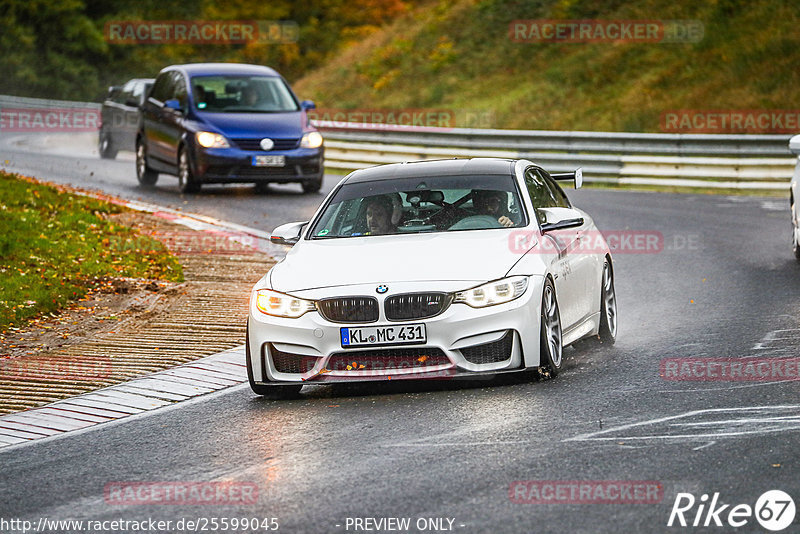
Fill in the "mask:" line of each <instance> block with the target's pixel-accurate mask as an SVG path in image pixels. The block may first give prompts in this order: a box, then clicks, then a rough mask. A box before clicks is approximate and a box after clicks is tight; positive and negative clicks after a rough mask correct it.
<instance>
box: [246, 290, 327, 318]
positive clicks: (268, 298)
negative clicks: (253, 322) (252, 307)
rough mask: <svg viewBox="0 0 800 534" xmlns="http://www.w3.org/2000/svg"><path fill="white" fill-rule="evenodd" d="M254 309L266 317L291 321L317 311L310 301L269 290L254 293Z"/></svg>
mask: <svg viewBox="0 0 800 534" xmlns="http://www.w3.org/2000/svg"><path fill="white" fill-rule="evenodd" d="M256 308H258V311H260V312H262V313H266V314H267V315H274V316H276V317H289V318H292V319H296V318H297V317H300V316H302V315H303V314H305V313H307V312H310V311H314V310H316V309H317V308H316V305H315V304H314V301H312V300H305V299H300V298H297V297H293V296H291V295H286V294H285V293H278V292H277V291H272V290H271V289H259V290H258V291H256Z"/></svg>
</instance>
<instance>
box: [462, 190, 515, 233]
mask: <svg viewBox="0 0 800 534" xmlns="http://www.w3.org/2000/svg"><path fill="white" fill-rule="evenodd" d="M472 203H473V204H474V205H475V209H476V210H477V212H478V213H479V214H480V215H488V216H490V217H494V218H495V219H497V222H498V223H500V224H501V225H503V226H505V227H510V226H514V221H512V220H511V218H510V217H509V215H510V213H509V212H508V193H506V192H505V191H473V193H472Z"/></svg>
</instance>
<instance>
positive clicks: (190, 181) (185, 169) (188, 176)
mask: <svg viewBox="0 0 800 534" xmlns="http://www.w3.org/2000/svg"><path fill="white" fill-rule="evenodd" d="M178 189H180V191H181V193H197V192H198V191H200V183H199V182H198V181H196V180H195V178H194V174H192V166H191V165H189V156H188V155H187V154H186V149H185V148H181V152H180V154H179V155H178Z"/></svg>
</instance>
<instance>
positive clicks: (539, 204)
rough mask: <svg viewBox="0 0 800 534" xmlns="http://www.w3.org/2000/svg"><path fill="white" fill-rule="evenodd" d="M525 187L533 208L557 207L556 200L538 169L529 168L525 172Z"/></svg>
mask: <svg viewBox="0 0 800 534" xmlns="http://www.w3.org/2000/svg"><path fill="white" fill-rule="evenodd" d="M525 187H526V188H527V189H528V194H529V195H530V196H531V202H533V207H534V208H556V207H559V203H558V199H557V198H556V196H555V194H554V193H553V191H552V190H551V189H550V187H548V186H547V182H546V181H545V179H544V177H543V176H542V173H541V171H540V170H539V169H536V168H534V167H531V168H529V169H528V170H527V171H525Z"/></svg>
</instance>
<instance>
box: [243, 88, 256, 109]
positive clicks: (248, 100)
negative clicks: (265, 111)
mask: <svg viewBox="0 0 800 534" xmlns="http://www.w3.org/2000/svg"><path fill="white" fill-rule="evenodd" d="M241 104H242V105H243V106H248V107H253V106H255V105H256V104H258V93H257V92H256V90H255V89H254V88H253V87H250V86H249V85H248V86H246V87H245V88H244V89H242V97H241Z"/></svg>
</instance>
